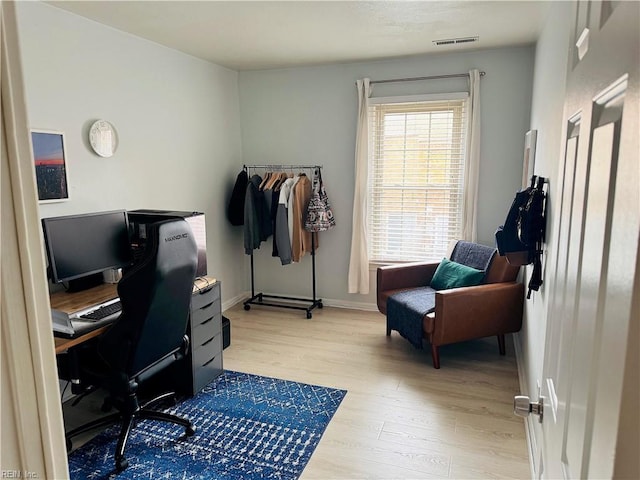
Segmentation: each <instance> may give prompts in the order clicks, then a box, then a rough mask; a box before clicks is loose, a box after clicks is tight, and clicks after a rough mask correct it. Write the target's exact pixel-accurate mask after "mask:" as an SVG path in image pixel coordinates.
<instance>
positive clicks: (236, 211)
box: [227, 170, 249, 226]
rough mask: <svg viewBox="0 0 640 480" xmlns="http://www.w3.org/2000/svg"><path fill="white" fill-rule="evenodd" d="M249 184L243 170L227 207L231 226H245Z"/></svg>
mask: <svg viewBox="0 0 640 480" xmlns="http://www.w3.org/2000/svg"><path fill="white" fill-rule="evenodd" d="M248 183H249V176H248V175H247V172H246V171H244V170H242V171H241V172H240V173H239V174H238V176H237V178H236V183H235V184H234V185H233V190H232V191H231V198H230V199H229V205H228V206H227V219H228V220H229V222H231V225H234V226H239V225H244V200H245V195H246V192H247V184H248Z"/></svg>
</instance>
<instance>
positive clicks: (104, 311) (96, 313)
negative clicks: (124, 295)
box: [79, 301, 122, 320]
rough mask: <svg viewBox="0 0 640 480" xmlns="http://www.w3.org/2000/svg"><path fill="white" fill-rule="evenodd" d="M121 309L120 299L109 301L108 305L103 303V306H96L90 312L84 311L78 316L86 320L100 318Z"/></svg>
mask: <svg viewBox="0 0 640 480" xmlns="http://www.w3.org/2000/svg"><path fill="white" fill-rule="evenodd" d="M121 310H122V304H121V303H120V301H117V302H114V303H110V304H109V305H105V306H104V307H100V308H97V309H96V310H93V311H92V312H89V313H85V314H84V315H80V317H79V318H82V319H86V320H102V319H103V318H106V317H108V316H110V315H113V314H114V313H118V312H120V311H121Z"/></svg>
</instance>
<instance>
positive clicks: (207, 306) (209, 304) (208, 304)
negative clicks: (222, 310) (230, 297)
mask: <svg viewBox="0 0 640 480" xmlns="http://www.w3.org/2000/svg"><path fill="white" fill-rule="evenodd" d="M211 305H213V302H211V303H207V304H206V305H205V306H204V307H201V308H200V310H204V309H205V308H209V307H210V306H211Z"/></svg>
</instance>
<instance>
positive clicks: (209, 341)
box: [200, 337, 216, 347]
mask: <svg viewBox="0 0 640 480" xmlns="http://www.w3.org/2000/svg"><path fill="white" fill-rule="evenodd" d="M214 338H216V337H211V338H210V339H209V340H207V341H206V342H204V343H203V344H202V345H200V346H201V347H204V346H205V345H207V344H209V343H211V342H213V339H214Z"/></svg>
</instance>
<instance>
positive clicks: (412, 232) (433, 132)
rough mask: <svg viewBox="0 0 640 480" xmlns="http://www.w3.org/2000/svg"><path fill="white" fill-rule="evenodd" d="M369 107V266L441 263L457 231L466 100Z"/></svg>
mask: <svg viewBox="0 0 640 480" xmlns="http://www.w3.org/2000/svg"><path fill="white" fill-rule="evenodd" d="M373 100H377V101H376V104H372V105H370V107H369V132H370V134H369V135H370V139H369V140H370V145H369V152H370V154H369V207H370V208H369V212H370V215H369V217H368V221H369V225H368V227H369V230H368V231H369V249H370V251H369V259H370V261H371V262H380V263H385V262H402V261H418V260H440V259H441V258H442V257H443V256H445V255H446V253H447V248H448V246H449V242H450V241H451V240H457V239H459V238H460V236H461V231H462V193H463V179H464V164H465V162H464V156H465V145H466V126H467V121H466V105H467V100H466V94H450V95H448V98H442V95H440V96H438V99H436V100H427V101H423V100H421V101H413V102H407V101H402V102H398V101H397V100H396V101H395V103H392V102H391V101H389V100H388V99H373ZM403 100H404V99H403Z"/></svg>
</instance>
